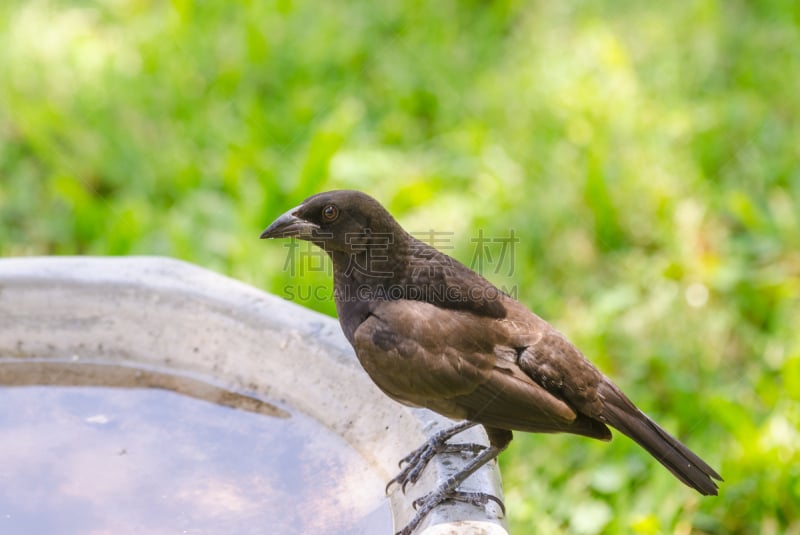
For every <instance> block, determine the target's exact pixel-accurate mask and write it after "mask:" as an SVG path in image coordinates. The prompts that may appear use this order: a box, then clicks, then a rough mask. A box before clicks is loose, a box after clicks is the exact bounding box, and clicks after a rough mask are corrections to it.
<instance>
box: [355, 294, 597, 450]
mask: <svg viewBox="0 0 800 535" xmlns="http://www.w3.org/2000/svg"><path fill="white" fill-rule="evenodd" d="M503 337H504V331H503V329H499V328H497V327H496V320H494V319H492V318H486V317H481V316H477V315H475V314H472V313H470V312H464V311H455V310H447V309H441V308H438V307H436V306H434V305H431V304H428V303H424V302H418V301H404V300H399V301H386V302H380V303H375V305H374V306H373V307H372V310H371V314H370V315H369V316H368V317H367V319H366V320H365V321H364V322H363V323H362V324H361V325H360V326H359V327H358V328H357V329H356V331H355V335H354V347H355V349H356V353H357V355H358V357H359V359H360V361H361V364H362V365H363V366H364V368H365V370H366V371H367V373H368V374H369V375H370V377H371V378H372V380H373V381H374V382H375V383H376V384H377V385H378V386H379V387H380V388H381V389H382V390H383V391H384V392H386V393H387V394H389V395H390V396H391V397H393V398H395V399H397V400H398V401H401V402H404V403H407V404H410V405H418V406H426V407H429V408H433V409H434V410H437V411H440V412H442V413H444V414H446V415H447V416H450V417H453V418H468V419H470V420H474V421H478V422H480V423H484V424H486V425H489V426H496V427H502V428H506V429H512V430H513V429H518V430H525V431H538V432H556V431H571V432H578V433H580V434H588V435H589V436H596V437H598V438H607V435H608V431H607V429H606V428H605V426H602V424H599V423H586V422H584V421H583V418H581V417H579V416H578V415H577V414H576V412H575V411H574V410H573V409H572V408H571V407H570V406H569V405H568V404H567V403H565V402H564V401H563V400H560V399H558V398H557V397H555V396H553V395H552V394H551V393H549V392H548V391H547V390H545V389H544V388H542V387H541V386H540V385H538V384H537V383H536V382H534V381H533V380H531V379H530V377H528V376H527V375H526V374H525V373H524V372H523V371H522V370H521V369H520V368H519V367H518V366H517V365H516V363H515V362H514V359H513V354H514V349H513V348H510V347H506V346H505V345H504V344H503ZM576 426H577V429H575V427H576ZM584 428H585V429H584Z"/></svg>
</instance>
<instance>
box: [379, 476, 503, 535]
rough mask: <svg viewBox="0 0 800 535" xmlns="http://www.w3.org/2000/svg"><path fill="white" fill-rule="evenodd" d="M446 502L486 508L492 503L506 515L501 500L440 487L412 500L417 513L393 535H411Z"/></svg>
mask: <svg viewBox="0 0 800 535" xmlns="http://www.w3.org/2000/svg"><path fill="white" fill-rule="evenodd" d="M446 501H456V502H464V503H469V504H471V505H475V506H486V504H488V503H489V502H490V501H493V502H495V503H496V504H497V505H498V506H499V507H500V510H501V511H502V512H503V514H504V515H505V514H506V506H505V505H503V502H502V500H500V498H498V497H497V496H492V495H491V494H486V493H484V492H466V491H461V490H452V489H447V488H446V486H442V488H439V489H437V490H435V491H433V492H431V493H430V494H426V495H425V496H422V497H421V498H417V499H416V500H414V503H413V505H414V509H416V510H417V513H416V514H415V515H414V518H412V519H411V521H410V522H409V523H408V524H407V525H406V526H405V527H404V528H403V529H401V530H400V531H398V532H397V533H396V534H395V535H411V534H412V533H413V532H414V530H415V529H417V527H418V526H419V524H420V523H421V522H422V521H423V520H424V519H425V517H426V516H428V514H429V513H430V512H431V511H432V510H433V509H435V508H436V507H438V506H439V505H441V504H442V502H446Z"/></svg>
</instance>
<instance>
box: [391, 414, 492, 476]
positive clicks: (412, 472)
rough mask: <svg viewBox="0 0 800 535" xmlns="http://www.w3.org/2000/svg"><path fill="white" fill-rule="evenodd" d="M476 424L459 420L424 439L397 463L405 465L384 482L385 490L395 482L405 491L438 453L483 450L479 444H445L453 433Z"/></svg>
mask: <svg viewBox="0 0 800 535" xmlns="http://www.w3.org/2000/svg"><path fill="white" fill-rule="evenodd" d="M476 425H478V424H477V423H475V422H461V423H460V424H457V425H454V426H453V427H449V428H447V429H443V430H442V431H439V432H438V433H436V434H435V435H433V436H432V437H431V438H429V439H428V440H426V441H425V443H424V444H423V445H422V446H420V447H419V448H417V449H415V450H414V451H412V452H411V453H409V454H408V455H406V456H405V457H403V458H402V459H401V460H400V463H399V464H400V466H403V464H405V467H404V468H403V469H402V470H401V471H400V473H399V474H397V476H396V477H394V478H393V479H392V480H390V481H389V482H388V483H387V484H386V492H389V487H391V486H392V485H393V484H395V483H399V484H400V486H401V488H402V489H403V492H405V491H406V485H408V484H409V483H416V482H417V480H418V479H419V478H420V476H421V475H422V471H423V470H424V469H425V467H426V466H427V465H428V462H430V460H431V459H433V458H434V457H435V456H436V455H437V454H439V453H472V454H473V455H475V454H478V453H480V452H482V451H483V450H485V449H486V446H483V445H481V444H446V442H447V441H448V440H450V439H451V438H452V437H454V436H455V435H457V434H459V433H461V432H462V431H466V430H467V429H469V428H471V427H475V426H476Z"/></svg>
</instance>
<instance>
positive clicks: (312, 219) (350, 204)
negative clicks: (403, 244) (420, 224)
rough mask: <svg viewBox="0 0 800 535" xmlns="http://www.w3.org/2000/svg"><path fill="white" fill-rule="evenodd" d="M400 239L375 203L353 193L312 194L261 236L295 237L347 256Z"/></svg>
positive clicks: (388, 217) (394, 224) (396, 227)
mask: <svg viewBox="0 0 800 535" xmlns="http://www.w3.org/2000/svg"><path fill="white" fill-rule="evenodd" d="M402 236H405V231H403V229H402V228H401V227H400V225H398V224H397V222H396V221H395V220H394V218H393V217H392V216H391V214H389V212H388V211H387V210H386V209H385V208H384V207H383V206H381V204H380V203H379V202H378V201H376V200H375V199H373V198H372V197H370V196H369V195H367V194H365V193H361V192H360V191H352V190H336V191H327V192H325V193H318V194H317V195H313V196H311V197H309V198H307V199H306V200H305V201H303V202H302V204H300V205H299V206H295V207H294V208H292V209H290V210H287V211H286V212H285V213H283V214H282V215H281V216H279V217H278V219H276V220H275V221H273V222H272V224H271V225H270V226H268V227H267V228H266V229H265V230H264V232H262V233H261V238H262V239H265V238H288V237H296V238H298V239H301V240H307V241H310V242H312V243H314V244H316V245H318V246H320V247H322V248H323V249H325V250H326V251H329V252H330V251H339V252H343V253H348V254H352V253H354V252H357V251H360V250H364V248H365V247H368V246H369V245H370V244H376V243H383V244H391V243H396V242H397V240H399V239H402Z"/></svg>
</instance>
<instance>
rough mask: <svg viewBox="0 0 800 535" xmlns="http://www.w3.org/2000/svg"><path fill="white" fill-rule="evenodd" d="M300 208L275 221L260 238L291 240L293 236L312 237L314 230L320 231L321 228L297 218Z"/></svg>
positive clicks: (295, 208)
mask: <svg viewBox="0 0 800 535" xmlns="http://www.w3.org/2000/svg"><path fill="white" fill-rule="evenodd" d="M301 206H302V205H301ZM300 208H301V207H300V206H295V207H294V208H292V209H291V210H287V211H286V212H285V213H284V214H282V215H281V216H280V217H278V219H276V220H275V221H273V222H272V224H271V225H270V226H268V227H267V228H266V229H264V232H262V233H261V236H259V237H260V238H261V239H262V240H263V239H265V238H289V237H291V236H297V237H300V238H302V237H306V236H311V234H312V232H313V231H314V230H318V229H319V226H317V225H316V224H314V223H312V222H310V221H306V220H305V219H302V218H300V217H297V216H296V215H295V213H296V212H297V211H298V210H299V209H300Z"/></svg>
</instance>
